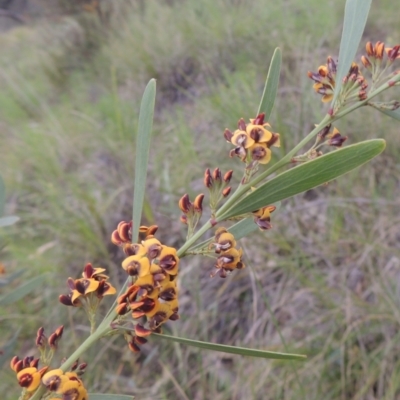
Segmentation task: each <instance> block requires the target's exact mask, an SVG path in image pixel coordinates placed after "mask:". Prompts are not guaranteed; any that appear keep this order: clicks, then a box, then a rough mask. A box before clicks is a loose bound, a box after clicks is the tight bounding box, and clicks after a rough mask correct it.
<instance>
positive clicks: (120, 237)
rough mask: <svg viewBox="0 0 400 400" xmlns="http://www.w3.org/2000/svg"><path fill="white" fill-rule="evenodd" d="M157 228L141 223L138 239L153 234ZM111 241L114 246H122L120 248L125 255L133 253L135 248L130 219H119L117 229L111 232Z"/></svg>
mask: <svg viewBox="0 0 400 400" xmlns="http://www.w3.org/2000/svg"><path fill="white" fill-rule="evenodd" d="M157 229H158V226H157V225H151V226H145V225H142V226H141V227H139V239H140V240H142V239H145V238H146V237H147V236H149V235H154V234H155V233H156V232H157ZM111 242H112V243H113V244H115V245H116V246H120V247H122V250H123V251H124V253H125V254H126V255H127V256H133V255H134V254H135V249H134V247H133V246H132V221H130V222H126V221H121V222H120V223H119V224H118V226H117V229H116V230H115V231H113V233H112V234H111Z"/></svg>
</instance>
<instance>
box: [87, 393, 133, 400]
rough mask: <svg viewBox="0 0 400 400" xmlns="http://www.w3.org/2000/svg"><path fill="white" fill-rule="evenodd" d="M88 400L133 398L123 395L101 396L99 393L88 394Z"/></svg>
mask: <svg viewBox="0 0 400 400" xmlns="http://www.w3.org/2000/svg"><path fill="white" fill-rule="evenodd" d="M88 396H89V399H90V400H132V399H134V398H135V396H128V395H125V394H101V393H89V394H88Z"/></svg>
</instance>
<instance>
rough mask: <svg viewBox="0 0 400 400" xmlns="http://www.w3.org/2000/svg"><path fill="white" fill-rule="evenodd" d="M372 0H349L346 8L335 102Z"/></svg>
mask: <svg viewBox="0 0 400 400" xmlns="http://www.w3.org/2000/svg"><path fill="white" fill-rule="evenodd" d="M371 1H372V0H347V1H346V7H345V10H344V21H343V31H342V38H341V41H340V48H339V64H338V68H337V73H336V86H335V95H334V97H333V101H332V104H333V103H334V102H335V100H336V98H337V96H338V94H339V92H340V89H341V87H342V81H343V78H344V77H345V76H346V75H347V73H348V72H349V69H350V66H351V63H352V62H353V61H354V58H355V56H356V52H357V49H358V46H359V44H360V40H361V37H362V34H363V32H364V28H365V24H366V22H367V18H368V13H369V9H370V6H371Z"/></svg>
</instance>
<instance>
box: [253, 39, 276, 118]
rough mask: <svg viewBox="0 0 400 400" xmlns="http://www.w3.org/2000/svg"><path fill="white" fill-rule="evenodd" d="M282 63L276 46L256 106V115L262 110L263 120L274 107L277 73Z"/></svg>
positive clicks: (269, 114)
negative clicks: (259, 99)
mask: <svg viewBox="0 0 400 400" xmlns="http://www.w3.org/2000/svg"><path fill="white" fill-rule="evenodd" d="M281 65H282V52H281V49H280V48H279V47H277V48H276V49H275V51H274V54H273V55H272V60H271V64H270V65H269V70H268V75H267V79H266V81H265V86H264V91H263V94H262V97H261V101H260V105H259V107H258V112H257V115H258V114H260V113H262V112H264V113H265V121H268V120H269V117H270V116H271V112H272V109H273V108H274V103H275V98H276V93H277V91H278V84H279V75H280V72H281Z"/></svg>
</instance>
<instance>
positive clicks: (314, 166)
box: [218, 139, 385, 221]
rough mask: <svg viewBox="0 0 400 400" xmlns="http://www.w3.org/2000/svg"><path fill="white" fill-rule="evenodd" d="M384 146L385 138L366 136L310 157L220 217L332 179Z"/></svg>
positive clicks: (281, 198)
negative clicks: (313, 158) (357, 141)
mask: <svg viewBox="0 0 400 400" xmlns="http://www.w3.org/2000/svg"><path fill="white" fill-rule="evenodd" d="M384 148H385V141H384V140H383V139H373V140H366V141H364V142H361V143H356V144H353V145H351V146H347V147H344V148H342V149H340V150H336V151H332V152H330V153H328V154H326V155H324V156H321V157H318V158H316V159H315V160H312V161H308V162H306V163H305V164H302V165H299V166H298V167H295V168H292V169H290V170H288V171H285V172H283V173H281V174H279V175H278V176H277V177H275V178H273V179H271V180H270V181H268V182H266V183H264V184H263V185H261V186H260V187H259V188H257V189H256V190H255V191H254V192H252V193H250V194H249V195H248V196H246V197H245V198H243V199H242V200H240V201H239V202H238V203H237V204H236V205H234V206H233V207H232V208H231V209H230V210H227V212H226V213H225V214H223V215H221V216H220V217H219V218H218V220H219V221H222V220H225V219H227V218H231V217H234V216H236V215H242V214H244V213H246V212H251V211H254V210H258V209H260V208H261V207H264V206H267V205H268V204H273V203H275V202H277V201H280V200H283V199H286V198H288V197H292V196H294V195H296V194H298V193H302V192H305V191H306V190H309V189H312V188H313V187H316V186H319V185H321V184H323V183H325V182H329V181H331V180H332V179H335V178H337V177H338V176H340V175H343V174H345V173H347V172H349V171H351V170H352V169H354V168H357V167H359V166H360V165H362V164H365V163H366V162H368V161H370V160H371V159H373V158H374V157H376V156H377V155H378V154H380V153H381V152H382V151H383V150H384Z"/></svg>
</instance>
